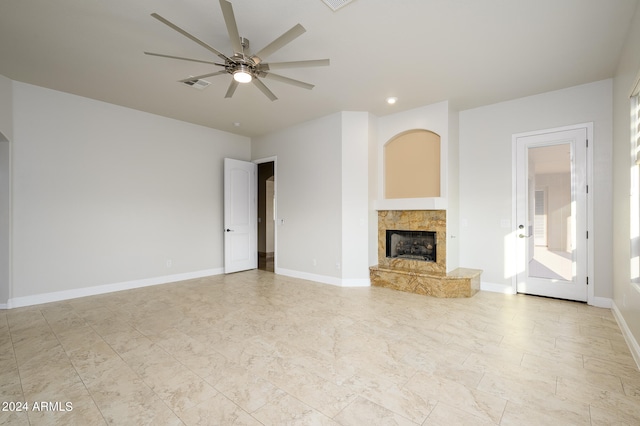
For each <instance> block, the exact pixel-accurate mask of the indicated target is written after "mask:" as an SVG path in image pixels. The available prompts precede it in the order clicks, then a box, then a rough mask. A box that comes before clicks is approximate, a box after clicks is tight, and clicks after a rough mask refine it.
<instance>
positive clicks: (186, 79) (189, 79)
mask: <svg viewBox="0 0 640 426" xmlns="http://www.w3.org/2000/svg"><path fill="white" fill-rule="evenodd" d="M222 74H227V71H226V70H223V71H216V72H210V73H209V74H202V75H196V76H195V77H189V78H184V79H182V80H178V83H186V82H188V81H197V80H200V79H203V78H207V77H213V76H214V75H222Z"/></svg>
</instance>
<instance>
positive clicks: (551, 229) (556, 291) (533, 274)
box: [514, 128, 588, 301]
mask: <svg viewBox="0 0 640 426" xmlns="http://www.w3.org/2000/svg"><path fill="white" fill-rule="evenodd" d="M514 142H515V145H516V147H515V149H516V230H515V238H516V240H517V242H516V251H517V253H516V259H517V277H516V280H517V285H516V287H517V291H518V293H526V294H534V295H540V296H547V297H555V298H560V299H569V300H578V301H586V300H587V270H588V268H587V259H588V256H587V238H588V234H587V196H588V194H587V129H586V128H577V129H571V130H563V131H548V132H541V133H536V134H527V135H522V136H516V137H515V140H514Z"/></svg>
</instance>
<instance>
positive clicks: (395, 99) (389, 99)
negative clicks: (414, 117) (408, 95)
mask: <svg viewBox="0 0 640 426" xmlns="http://www.w3.org/2000/svg"><path fill="white" fill-rule="evenodd" d="M396 102H398V98H396V97H395V96H389V97H388V98H387V103H388V104H389V105H393V104H395V103H396Z"/></svg>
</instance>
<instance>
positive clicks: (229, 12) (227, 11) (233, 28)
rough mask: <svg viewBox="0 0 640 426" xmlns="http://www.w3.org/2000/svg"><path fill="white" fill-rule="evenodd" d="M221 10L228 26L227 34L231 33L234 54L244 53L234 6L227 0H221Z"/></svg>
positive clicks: (230, 38)
mask: <svg viewBox="0 0 640 426" xmlns="http://www.w3.org/2000/svg"><path fill="white" fill-rule="evenodd" d="M220 8H221V9H222V16H223V17H224V24H225V25H226V26H227V33H229V40H231V46H232V47H233V51H234V53H242V50H243V49H242V43H241V42H240V34H239V33H238V24H237V22H236V17H235V15H234V14H233V6H232V5H231V3H230V2H229V1H227V0H220Z"/></svg>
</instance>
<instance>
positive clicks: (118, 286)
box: [0, 268, 224, 309]
mask: <svg viewBox="0 0 640 426" xmlns="http://www.w3.org/2000/svg"><path fill="white" fill-rule="evenodd" d="M222 273H224V269H223V268H216V269H205V270H202V271H194V272H186V273H183V274H174V275H165V276H162V277H154V278H145V279H141V280H133V281H125V282H121V283H114V284H105V285H99V286H95V287H84V288H76V289H73V290H63V291H55V292H52V293H41V294H35V295H32V296H22V297H14V298H12V299H9V300H8V301H7V304H6V305H5V306H6V307H5V308H4V309H11V308H20V307H24V306H32V305H40V304H42V303H50V302H58V301H61V300H69V299H77V298H79V297H86V296H95V295H98V294H105V293H112V292H115V291H122V290H131V289H134V288H140V287H148V286H152V285H158V284H168V283H173V282H177V281H184V280H191V279H194V278H203V277H209V276H212V275H220V274H222ZM0 309H2V305H0Z"/></svg>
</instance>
